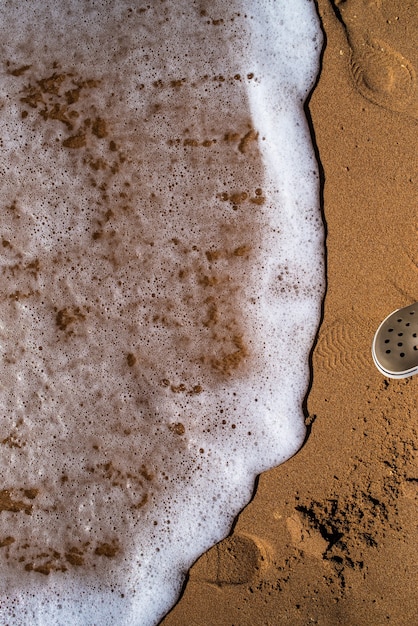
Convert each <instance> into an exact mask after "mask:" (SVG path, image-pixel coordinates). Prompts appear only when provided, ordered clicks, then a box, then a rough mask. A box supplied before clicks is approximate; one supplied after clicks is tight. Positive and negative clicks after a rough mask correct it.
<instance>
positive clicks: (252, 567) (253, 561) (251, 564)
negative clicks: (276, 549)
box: [190, 533, 270, 586]
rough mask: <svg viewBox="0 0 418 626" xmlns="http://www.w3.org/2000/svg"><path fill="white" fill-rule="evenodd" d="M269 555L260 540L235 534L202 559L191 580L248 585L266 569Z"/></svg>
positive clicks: (252, 536) (197, 564) (245, 534)
mask: <svg viewBox="0 0 418 626" xmlns="http://www.w3.org/2000/svg"><path fill="white" fill-rule="evenodd" d="M269 553H270V549H269V547H268V546H267V545H266V544H265V542H264V541H262V540H261V539H260V538H259V537H256V536H254V535H250V534H247V533H239V534H235V533H234V534H233V535H231V536H230V537H227V538H226V539H224V540H223V541H222V542H221V543H218V544H217V545H216V546H214V547H213V548H212V549H211V550H209V551H208V552H207V553H206V554H204V555H203V556H202V557H201V558H200V559H199V561H198V562H197V563H196V564H195V566H194V567H193V568H192V570H191V572H190V580H191V581H195V582H197V581H200V582H206V583H209V584H214V585H218V586H224V585H244V584H248V583H249V582H251V581H253V580H254V579H256V578H258V577H259V576H260V574H261V573H262V572H263V571H264V570H265V569H266V567H267V565H268V563H269V562H270V559H269Z"/></svg>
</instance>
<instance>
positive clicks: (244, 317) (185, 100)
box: [0, 0, 324, 626]
mask: <svg viewBox="0 0 418 626" xmlns="http://www.w3.org/2000/svg"><path fill="white" fill-rule="evenodd" d="M0 31H1V39H0V46H1V58H2V70H1V77H0V90H1V91H0V102H1V120H2V124H1V126H2V131H1V141H2V156H1V163H0V167H1V171H2V183H1V185H2V193H1V209H2V220H1V232H0V236H1V241H2V245H1V249H0V254H1V270H2V298H1V302H0V352H1V359H2V370H1V377H0V403H1V419H0V444H1V457H0V467H1V478H2V483H1V489H0V546H1V547H0V558H1V563H2V565H1V567H2V577H1V581H0V593H1V600H0V621H1V623H7V624H15V625H16V624H28V623H30V624H34V625H35V624H45V625H50V624H51V625H52V624H54V625H57V624H66V625H67V624H80V625H83V626H87V625H93V624H100V625H101V626H105V625H112V624H118V625H120V626H122V625H124V624H134V625H138V626H147V625H151V624H155V623H157V622H158V620H159V619H161V617H162V616H163V615H164V614H165V612H167V610H168V609H169V608H170V607H171V606H172V604H173V603H174V602H175V600H176V598H177V597H178V594H179V591H180V589H181V585H182V583H183V580H184V576H185V573H186V571H187V569H188V568H189V567H190V565H191V564H192V563H193V561H194V560H195V559H196V558H197V557H198V556H199V555H200V554H201V553H202V551H204V550H206V549H207V548H209V547H210V546H211V545H213V544H214V543H215V542H216V541H219V540H220V539H221V538H222V537H224V536H225V535H226V534H227V533H228V531H229V529H230V526H231V523H232V521H233V518H234V516H235V515H236V514H237V513H238V512H239V510H240V509H242V507H243V506H244V505H245V504H246V503H247V502H248V500H249V498H250V496H251V493H252V489H253V486H254V479H255V477H256V475H257V474H258V473H260V472H261V471H263V470H266V469H267V468H270V467H272V466H274V465H277V464H279V463H282V462H283V461H285V460H286V459H288V458H289V457H290V456H292V455H293V454H294V453H295V452H296V451H297V450H298V448H299V447H300V445H301V444H302V442H303V440H304V437H305V427H304V416H303V412H302V402H303V399H304V396H305V394H306V391H307V388H308V384H309V365H308V357H309V352H310V349H311V346H312V342H313V338H314V335H315V332H316V328H317V325H318V321H319V316H320V304H321V299H322V295H323V287H324V276H323V271H324V269H323V229H322V223H321V216H320V208H319V178H318V168H317V164H316V162H315V158H314V153H313V149H312V145H311V138H310V133H309V129H308V125H307V122H306V119H305V116H304V110H303V103H304V101H305V99H306V97H307V94H308V92H309V90H310V89H311V88H312V86H313V82H314V79H315V75H316V72H317V71H318V64H319V54H320V47H321V33H320V28H319V23H318V18H317V16H316V13H315V7H314V3H313V2H309V1H308V0H292V2H288V1H287V0H286V1H285V0H280V1H279V0H276V1H275V2H273V1H270V2H269V1H267V0H265V1H263V2H261V1H260V2H257V3H253V2H249V1H248V2H245V1H238V0H236V1H232V2H229V3H225V2H218V1H215V2H210V3H209V2H191V1H190V0H172V1H168V0H167V1H161V2H160V1H158V2H157V1H156V0H152V1H150V2H148V3H145V4H144V5H138V3H130V2H128V1H127V0H120V1H117V2H110V1H109V2H106V1H102V2H93V1H92V2H82V1H81V0H63V1H62V2H60V3H52V2H51V3H50V2H48V1H45V0H42V1H41V0H40V1H39V2H37V1H36V0H34V1H33V2H31V3H25V4H22V3H21V2H17V1H14V0H10V1H8V2H4V3H3V4H2V6H1V8H0Z"/></svg>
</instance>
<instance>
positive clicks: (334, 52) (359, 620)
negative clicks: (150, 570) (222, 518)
mask: <svg viewBox="0 0 418 626" xmlns="http://www.w3.org/2000/svg"><path fill="white" fill-rule="evenodd" d="M318 8H319V13H320V16H321V19H322V25H323V28H324V31H325V34H326V47H325V52H324V57H323V67H322V72H321V76H320V80H319V84H318V85H317V87H316V89H315V92H314V94H313V96H312V99H311V101H310V104H309V110H310V115H311V118H312V124H313V129H314V133H315V138H316V144H317V148H318V151H319V156H320V161H321V165H322V168H323V174H324V187H323V195H324V198H323V208H324V218H325V221H326V226H327V294H326V298H325V303H324V317H323V321H322V325H321V328H320V332H319V334H318V338H317V344H316V346H315V350H314V353H313V359H312V368H313V369H312V376H313V378H312V389H311V392H310V394H309V398H308V401H307V412H308V414H309V417H308V420H309V422H311V423H312V431H311V435H310V437H309V440H308V442H307V443H306V445H305V446H304V447H303V449H302V450H301V451H300V452H299V453H298V454H297V455H296V456H295V457H293V458H292V459H291V460H290V461H288V462H286V463H285V464H283V465H282V466H280V467H278V468H276V469H274V470H271V471H269V472H267V473H265V474H263V475H262V476H261V477H260V480H259V484H258V487H257V491H256V494H255V496H254V499H253V501H252V503H251V504H250V505H249V506H248V507H247V508H246V509H245V510H244V512H243V513H242V514H241V515H240V516H239V517H238V519H237V521H236V524H235V527H234V529H233V532H232V533H231V535H230V537H228V538H227V539H226V540H224V541H223V542H221V543H220V544H219V545H218V546H216V547H214V548H213V549H212V550H210V551H209V552H208V553H206V554H205V555H204V556H203V557H202V558H201V559H199V560H198V562H197V563H196V564H195V565H194V567H193V568H192V569H191V571H190V574H189V580H188V583H187V586H186V587H185V590H184V594H183V597H182V599H181V600H180V602H179V603H178V605H177V606H176V607H175V608H174V610H173V611H172V612H171V613H170V614H169V616H168V617H167V618H166V619H165V621H164V622H163V623H164V625H165V626H180V625H183V624H191V625H192V624H193V626H198V625H199V626H201V625H202V626H203V624H205V625H207V624H213V625H219V626H232V624H235V625H238V624H239V625H240V626H247V625H250V624H252V625H261V624H263V625H278V624H279V625H281V624H290V625H291V626H305V625H306V624H308V623H309V624H311V623H312V624H320V625H323V626H335V624H342V625H345V626H353V625H355V626H371V625H373V626H375V625H376V626H377V625H379V626H381V625H382V624H392V625H394V626H395V625H396V626H404V625H405V626H406V625H410V624H413V623H415V622H416V616H417V612H418V606H417V598H416V588H417V583H418V574H417V571H418V570H417V567H418V563H417V552H416V538H417V522H416V520H417V508H416V505H417V484H418V466H417V460H416V449H417V445H418V444H417V423H416V419H417V407H416V405H417V396H418V377H415V378H409V379H405V380H400V381H396V380H389V379H385V378H383V377H382V376H381V375H380V374H379V373H378V372H377V370H376V369H375V368H374V365H373V362H372V359H371V356H370V346H371V342H372V338H373V334H374V332H375V329H376V328H377V326H378V325H379V323H380V321H381V320H382V319H383V318H384V317H386V315H387V314H388V313H390V312H391V311H392V310H394V309H396V308H399V307H402V306H405V305H407V304H410V303H412V302H414V301H416V300H417V299H418V291H417V262H418V210H417V200H418V197H417V196H418V194H417V183H418V179H417V157H416V140H417V130H418V93H417V84H416V71H417V70H418V53H417V48H416V38H417V33H418V6H417V3H416V2H403V1H401V0H395V1H393V2H392V1H391V2H389V1H385V0H381V1H378V0H376V1H374V2H373V1H369V2H367V1H366V0H364V1H355V0H347V1H346V2H329V1H328V0H319V2H318Z"/></svg>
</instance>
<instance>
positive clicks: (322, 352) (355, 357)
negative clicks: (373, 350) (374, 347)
mask: <svg viewBox="0 0 418 626" xmlns="http://www.w3.org/2000/svg"><path fill="white" fill-rule="evenodd" d="M370 333H371V331H370V329H369V328H367V323H366V320H364V319H362V318H360V317H358V316H353V317H351V318H350V319H343V318H337V319H334V320H333V321H331V322H329V323H327V324H325V325H323V326H322V328H321V330H320V333H319V337H318V345H317V347H316V350H315V356H314V358H316V359H319V360H320V362H321V366H322V367H323V368H324V369H325V370H328V371H329V370H337V369H338V370H341V369H342V370H347V369H351V368H352V367H354V365H356V366H358V365H360V364H361V366H362V367H364V368H367V367H370V359H369V355H368V345H369V342H370ZM366 347H367V349H366Z"/></svg>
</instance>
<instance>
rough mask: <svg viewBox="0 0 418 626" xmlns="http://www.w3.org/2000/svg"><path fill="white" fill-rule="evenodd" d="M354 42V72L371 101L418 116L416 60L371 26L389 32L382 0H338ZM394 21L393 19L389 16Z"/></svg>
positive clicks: (337, 6)
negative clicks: (375, 33) (396, 47)
mask: <svg viewBox="0 0 418 626" xmlns="http://www.w3.org/2000/svg"><path fill="white" fill-rule="evenodd" d="M333 4H334V8H335V12H336V14H337V16H338V18H339V19H340V21H341V22H342V23H343V25H344V27H345V30H346V33H347V39H348V43H349V45H350V49H351V54H350V61H349V63H350V73H351V77H352V80H353V83H354V86H355V88H356V89H357V91H358V92H359V93H360V94H361V95H362V96H363V97H364V98H366V99H367V100H369V102H373V103H374V104H377V105H378V106H381V107H383V108H385V109H388V110H390V111H398V112H404V113H407V114H409V115H411V116H413V117H415V118H416V117H418V102H417V100H416V98H415V96H416V91H417V89H416V83H417V78H416V72H415V69H414V67H413V65H412V63H411V62H410V61H409V60H408V59H407V58H405V57H404V56H403V55H402V54H401V53H400V52H399V51H398V50H396V49H395V48H393V47H392V46H391V45H390V44H388V43H387V42H386V41H385V40H384V39H381V38H380V37H375V36H372V34H371V33H370V27H371V28H372V29H373V30H374V31H375V32H378V33H379V34H380V33H381V32H383V33H385V32H386V30H387V28H385V26H387V22H388V20H384V19H383V15H382V11H381V9H382V8H383V2H382V0H334V3H333ZM389 21H390V20H389Z"/></svg>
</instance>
